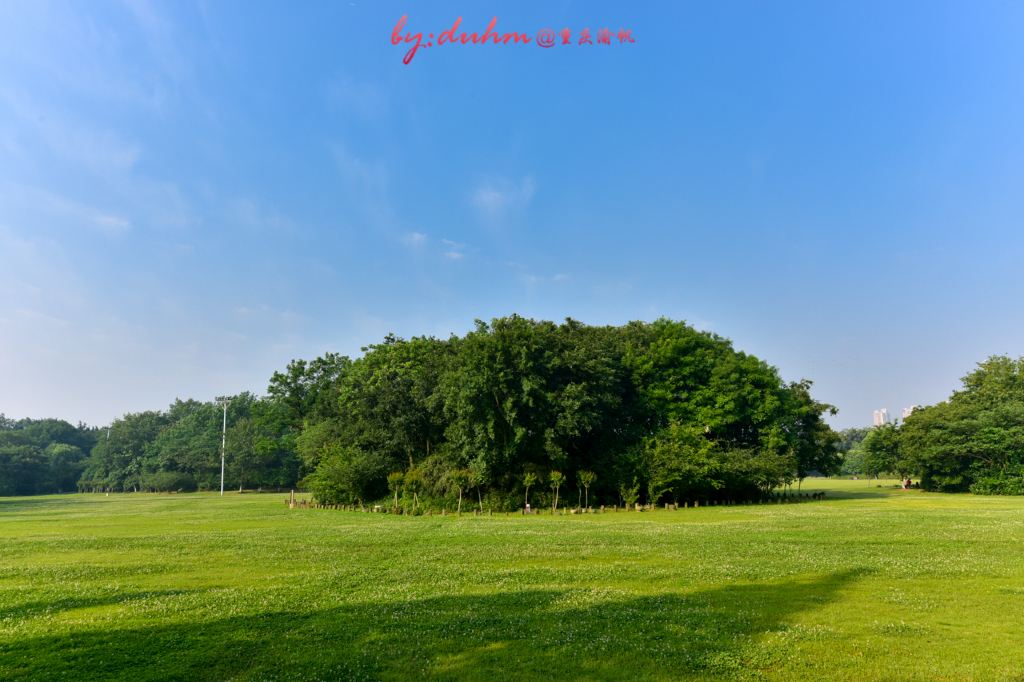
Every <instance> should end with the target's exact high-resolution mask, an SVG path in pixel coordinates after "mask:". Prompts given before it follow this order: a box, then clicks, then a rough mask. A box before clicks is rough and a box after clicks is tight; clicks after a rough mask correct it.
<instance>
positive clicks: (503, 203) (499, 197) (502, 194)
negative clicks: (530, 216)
mask: <svg viewBox="0 0 1024 682" xmlns="http://www.w3.org/2000/svg"><path fill="white" fill-rule="evenodd" d="M536 190H537V185H536V183H535V182H534V180H533V177H532V176H529V175H527V176H524V177H523V178H522V179H520V180H519V181H518V182H513V181H510V180H507V179H492V180H488V181H485V182H482V183H480V184H479V185H478V186H477V187H476V189H475V190H473V193H472V196H471V197H470V203H471V204H472V205H473V207H474V208H475V209H476V210H477V212H478V213H479V214H480V216H481V217H482V218H483V219H485V220H487V221H499V220H501V219H502V218H504V217H505V216H506V215H507V214H508V213H509V212H510V211H514V210H520V209H523V208H526V207H527V206H529V205H530V202H531V201H533V195H534V193H535V192H536Z"/></svg>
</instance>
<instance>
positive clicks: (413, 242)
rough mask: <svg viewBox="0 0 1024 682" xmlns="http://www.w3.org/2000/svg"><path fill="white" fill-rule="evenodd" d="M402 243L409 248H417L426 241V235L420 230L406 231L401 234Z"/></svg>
mask: <svg viewBox="0 0 1024 682" xmlns="http://www.w3.org/2000/svg"><path fill="white" fill-rule="evenodd" d="M402 243H403V244H405V245H406V246H408V247H409V248H411V249H418V248H420V247H421V246H423V245H424V244H426V243H427V235H425V234H423V233H422V232H408V233H406V234H405V235H403V236H402Z"/></svg>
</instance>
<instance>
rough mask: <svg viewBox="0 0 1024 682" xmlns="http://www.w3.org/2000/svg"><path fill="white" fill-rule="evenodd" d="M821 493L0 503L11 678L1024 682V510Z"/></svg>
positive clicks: (839, 489) (3, 646)
mask: <svg viewBox="0 0 1024 682" xmlns="http://www.w3.org/2000/svg"><path fill="white" fill-rule="evenodd" d="M887 485H888V484H887ZM820 489H827V490H828V491H829V493H828V498H829V499H828V500H826V501H824V502H807V503H801V504H790V505H771V506H745V507H713V508H701V509H681V510H679V511H674V512H673V511H656V512H644V513H637V512H632V513H625V512H618V513H606V514H601V515H596V514H595V515H587V516H538V517H523V516H511V517H506V516H504V515H501V516H497V515H495V516H493V517H486V516H484V517H475V516H473V515H464V516H462V517H461V518H459V517H454V516H446V517H437V516H432V517H398V516H391V515H385V514H362V513H349V512H341V511H331V510H316V509H305V510H304V509H296V510H289V509H287V508H286V506H285V505H284V504H283V500H284V498H285V496H284V495H255V494H246V495H239V494H237V493H236V494H229V495H228V496H226V497H224V498H220V497H218V496H216V495H207V494H193V495H147V494H122V495H111V496H109V497H106V496H103V495H66V496H47V497H35V498H0V679H4V680H8V679H20V678H37V679H75V680H78V679H87V678H124V679H131V680H146V679H175V678H177V679H189V680H191V679H215V680H222V679H236V678H237V679H292V678H294V679H300V680H334V679H375V678H389V679H394V678H404V679H409V678H421V677H437V678H471V679H474V678H479V679H489V680H492V681H495V682H496V681H497V680H504V679H537V678H541V679H552V678H561V679H703V678H708V679H720V678H735V679H773V680H792V679H809V680H822V679H837V680H876V679H920V680H937V679H945V680H968V679H977V680H1018V681H1019V680H1024V499H1019V498H999V497H991V498H985V497H974V496H969V495H940V494H928V493H922V492H920V491H902V490H897V489H893V488H890V487H886V488H878V487H876V485H875V483H874V482H872V483H870V484H869V483H867V482H865V481H808V482H807V483H806V485H805V487H804V490H820Z"/></svg>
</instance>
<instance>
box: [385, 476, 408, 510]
mask: <svg viewBox="0 0 1024 682" xmlns="http://www.w3.org/2000/svg"><path fill="white" fill-rule="evenodd" d="M404 480H405V474H403V473H402V472H401V471H392V472H391V473H390V474H388V488H390V489H391V492H392V493H394V495H395V506H394V508H395V509H396V510H397V509H398V491H399V490H401V489H402V481H404Z"/></svg>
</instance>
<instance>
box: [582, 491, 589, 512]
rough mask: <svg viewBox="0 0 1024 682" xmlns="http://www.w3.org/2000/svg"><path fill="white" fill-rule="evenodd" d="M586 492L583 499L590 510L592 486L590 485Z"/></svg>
mask: <svg viewBox="0 0 1024 682" xmlns="http://www.w3.org/2000/svg"><path fill="white" fill-rule="evenodd" d="M584 490H586V494H585V495H584V497H583V501H584V502H585V503H586V505H587V509H590V486H589V485H588V486H587V487H586V488H585V489H584Z"/></svg>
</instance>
